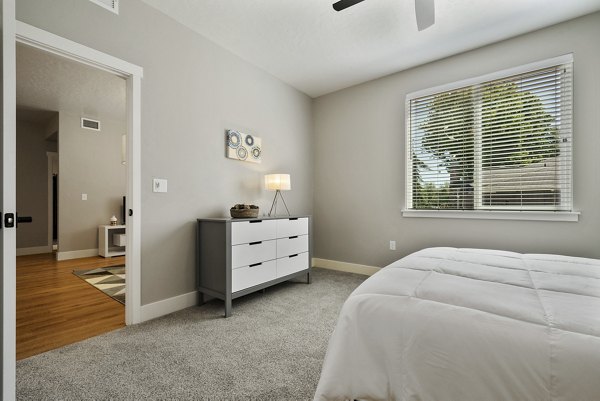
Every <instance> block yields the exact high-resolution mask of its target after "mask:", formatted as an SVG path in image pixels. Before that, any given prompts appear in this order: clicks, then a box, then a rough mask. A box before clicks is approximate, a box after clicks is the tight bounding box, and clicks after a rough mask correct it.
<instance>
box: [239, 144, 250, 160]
mask: <svg viewBox="0 0 600 401" xmlns="http://www.w3.org/2000/svg"><path fill="white" fill-rule="evenodd" d="M237 156H238V159H240V160H246V158H247V157H248V151H247V150H246V148H245V147H243V146H240V147H239V148H237Z"/></svg>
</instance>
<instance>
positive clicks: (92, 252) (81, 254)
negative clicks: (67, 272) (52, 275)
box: [56, 249, 98, 260]
mask: <svg viewBox="0 0 600 401" xmlns="http://www.w3.org/2000/svg"><path fill="white" fill-rule="evenodd" d="M90 256H98V249H82V250H80V251H68V252H60V251H58V252H57V253H56V260H69V259H79V258H89V257H90Z"/></svg>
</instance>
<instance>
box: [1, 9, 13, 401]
mask: <svg viewBox="0 0 600 401" xmlns="http://www.w3.org/2000/svg"><path fill="white" fill-rule="evenodd" d="M0 6H1V7H2V9H1V10H2V16H1V17H2V46H1V47H2V66H1V69H2V83H1V85H2V138H0V139H1V140H2V146H1V149H2V150H1V151H2V161H1V162H2V180H1V185H2V191H1V194H0V195H1V196H2V203H1V206H2V212H3V213H16V208H17V199H16V180H17V176H16V167H17V159H16V153H17V152H16V134H15V132H16V110H17V105H16V103H17V95H16V61H15V58H16V57H15V0H0ZM2 217H4V216H2ZM1 231H2V233H1V234H0V237H1V238H0V241H1V243H0V248H1V249H0V250H1V255H0V257H1V258H2V302H1V305H2V306H1V307H2V349H1V352H2V381H1V383H0V386H1V388H2V394H0V395H1V397H2V399H3V400H7V401H10V400H14V399H15V392H16V363H17V361H16V326H17V324H16V323H17V322H16V319H17V316H16V291H17V287H16V286H17V282H16V269H15V264H16V252H17V232H16V230H15V229H14V228H8V229H7V228H6V227H4V222H2V229H1Z"/></svg>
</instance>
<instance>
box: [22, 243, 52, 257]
mask: <svg viewBox="0 0 600 401" xmlns="http://www.w3.org/2000/svg"><path fill="white" fill-rule="evenodd" d="M41 253H52V246H48V245H45V246H32V247H30V248H17V256H25V255H39V254H41Z"/></svg>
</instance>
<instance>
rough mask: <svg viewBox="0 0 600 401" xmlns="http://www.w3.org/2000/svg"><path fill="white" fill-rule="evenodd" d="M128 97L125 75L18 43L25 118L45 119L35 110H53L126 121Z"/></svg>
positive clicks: (19, 95) (19, 103)
mask: <svg viewBox="0 0 600 401" xmlns="http://www.w3.org/2000/svg"><path fill="white" fill-rule="evenodd" d="M125 99H126V85H125V80H124V79H123V78H120V77H117V76H116V75H113V74H110V73H108V72H106V71H101V70H98V69H96V68H93V67H89V66H86V65H84V64H81V63H77V62H75V61H72V60H68V59H66V58H63V57H59V56H55V55H53V54H50V53H47V52H44V51H41V50H38V49H35V48H33V47H30V46H26V45H22V44H18V45H17V107H18V108H19V110H20V112H21V113H20V114H21V116H22V118H28V119H30V120H32V119H35V118H42V117H41V116H42V115H41V114H37V116H38V117H35V116H34V113H32V110H50V111H69V112H72V113H78V114H81V115H82V116H84V117H89V118H95V117H102V118H108V119H112V120H120V121H124V120H125V119H126V115H127V114H126V112H127V109H126V104H125ZM25 110H27V113H25V112H24V111H25Z"/></svg>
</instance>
